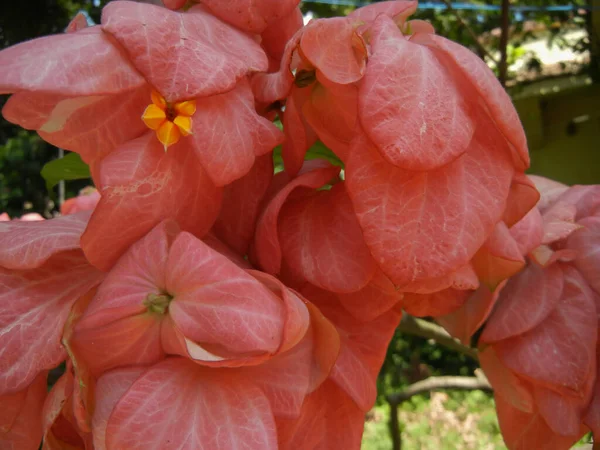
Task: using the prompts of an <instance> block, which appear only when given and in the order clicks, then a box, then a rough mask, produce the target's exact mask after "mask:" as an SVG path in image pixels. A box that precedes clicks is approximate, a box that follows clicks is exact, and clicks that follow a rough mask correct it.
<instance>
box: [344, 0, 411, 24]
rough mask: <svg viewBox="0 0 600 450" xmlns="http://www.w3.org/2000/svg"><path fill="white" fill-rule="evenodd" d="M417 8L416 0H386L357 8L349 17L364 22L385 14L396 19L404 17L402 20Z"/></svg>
mask: <svg viewBox="0 0 600 450" xmlns="http://www.w3.org/2000/svg"><path fill="white" fill-rule="evenodd" d="M416 10H417V2H416V1H405V0H396V1H384V2H376V3H373V4H370V5H367V6H363V7H362V8H358V9H355V10H354V11H352V12H351V13H350V14H349V15H348V17H352V18H355V19H360V20H362V21H363V22H367V23H368V22H372V21H374V20H375V19H376V18H377V16H379V15H381V14H383V15H385V16H388V17H391V18H393V19H395V21H396V20H398V19H400V18H402V20H403V21H404V20H406V18H407V17H408V16H411V15H412V14H413V13H414V12H415V11H416Z"/></svg>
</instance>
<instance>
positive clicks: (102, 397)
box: [92, 366, 146, 450]
mask: <svg viewBox="0 0 600 450" xmlns="http://www.w3.org/2000/svg"><path fill="white" fill-rule="evenodd" d="M145 371H146V368H145V367H139V366H138V367H128V368H124V369H118V370H113V371H111V372H108V373H106V374H104V375H103V376H102V377H100V379H99V380H98V383H97V384H96V399H97V400H96V408H95V409H94V417H93V419H92V430H93V435H94V450H106V426H107V424H108V419H109V417H110V415H111V413H112V411H113V409H114V407H115V405H116V404H117V402H118V401H119V400H120V399H121V397H123V395H125V393H126V392H127V391H128V390H129V388H130V387H131V385H132V384H133V383H134V382H135V380H137V379H138V378H139V377H140V375H142V374H143V373H144V372H145Z"/></svg>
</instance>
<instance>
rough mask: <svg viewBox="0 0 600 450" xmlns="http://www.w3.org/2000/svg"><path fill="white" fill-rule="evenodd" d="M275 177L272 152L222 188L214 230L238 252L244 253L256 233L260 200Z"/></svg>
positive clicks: (260, 158)
mask: <svg viewBox="0 0 600 450" xmlns="http://www.w3.org/2000/svg"><path fill="white" fill-rule="evenodd" d="M272 178H273V158H272V156H271V155H270V154H268V155H264V156H261V157H259V158H257V159H256V161H255V162H254V165H253V166H252V169H251V170H250V172H248V173H247V174H246V175H245V176H243V177H242V178H240V179H239V180H236V181H234V182H233V183H231V184H230V185H228V186H226V187H225V189H224V190H223V204H224V205H227V206H226V207H224V208H221V213H220V214H219V217H218V218H217V221H216V222H215V225H214V226H213V231H214V233H215V234H216V235H217V237H219V238H220V239H221V240H222V241H223V242H225V243H227V245H229V247H231V248H232V249H233V250H235V251H236V252H237V253H238V254H239V255H242V256H243V255H245V254H246V253H247V251H248V247H249V246H250V242H251V241H252V238H253V237H254V230H255V228H256V221H257V219H258V213H259V211H260V206H261V202H262V200H263V197H264V195H265V193H266V191H267V188H268V187H269V183H270V182H271V179H272Z"/></svg>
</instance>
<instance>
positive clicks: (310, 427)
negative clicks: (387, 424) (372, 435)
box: [277, 380, 365, 450]
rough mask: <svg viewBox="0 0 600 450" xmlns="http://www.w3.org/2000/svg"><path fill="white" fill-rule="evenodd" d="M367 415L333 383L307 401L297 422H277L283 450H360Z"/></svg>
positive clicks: (322, 387)
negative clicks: (337, 449)
mask: <svg viewBox="0 0 600 450" xmlns="http://www.w3.org/2000/svg"><path fill="white" fill-rule="evenodd" d="M364 414H365V413H364V411H362V410H361V409H360V408H359V407H358V406H357V405H356V403H354V401H352V399H351V398H350V397H349V396H348V395H347V394H346V393H345V392H344V391H343V390H342V389H341V388H340V387H339V386H338V385H337V384H336V383H335V382H333V381H331V380H327V381H326V382H325V383H323V385H321V387H320V388H319V389H318V390H316V391H315V392H313V393H312V394H311V395H309V396H308V397H307V398H306V401H305V402H304V405H303V406H302V414H301V415H300V417H299V418H298V419H295V420H277V432H278V435H279V449H280V450H331V449H335V448H339V449H344V450H359V449H360V446H361V439H362V434H363V427H364V423H365V416H364Z"/></svg>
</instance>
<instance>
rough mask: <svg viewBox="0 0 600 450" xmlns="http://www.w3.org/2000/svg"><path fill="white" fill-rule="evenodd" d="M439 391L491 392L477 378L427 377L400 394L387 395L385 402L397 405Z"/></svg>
mask: <svg viewBox="0 0 600 450" xmlns="http://www.w3.org/2000/svg"><path fill="white" fill-rule="evenodd" d="M439 389H458V390H462V391H474V390H480V391H486V392H492V386H491V385H490V383H488V382H487V381H486V380H484V379H480V378H478V377H429V378H425V379H424V380H421V381H417V382H416V383H414V384H411V385H410V386H408V387H407V388H406V389H404V390H402V391H400V392H396V393H394V394H390V395H388V396H387V401H388V402H389V403H390V404H391V405H399V404H400V403H402V402H405V401H406V400H409V399H410V398H411V397H413V396H415V395H419V394H423V393H425V392H430V391H436V390H439Z"/></svg>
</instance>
